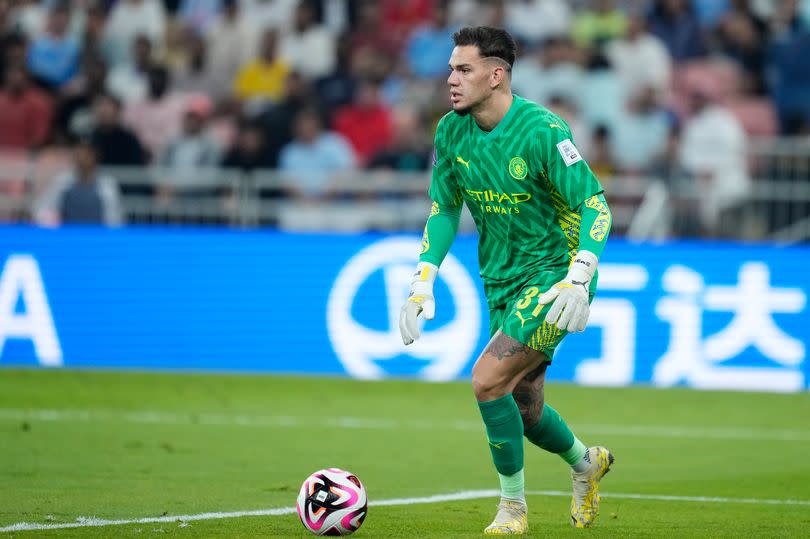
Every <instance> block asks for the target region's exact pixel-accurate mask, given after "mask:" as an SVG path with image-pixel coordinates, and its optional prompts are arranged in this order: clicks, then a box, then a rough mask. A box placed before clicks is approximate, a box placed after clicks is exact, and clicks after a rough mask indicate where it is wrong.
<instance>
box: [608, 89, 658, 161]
mask: <svg viewBox="0 0 810 539" xmlns="http://www.w3.org/2000/svg"><path fill="white" fill-rule="evenodd" d="M670 124H671V122H670V117H669V115H668V114H667V113H666V111H664V110H663V109H662V108H661V107H660V106H659V104H658V97H657V92H656V90H655V89H654V88H652V87H648V88H647V89H646V90H643V91H641V92H640V93H639V94H638V95H636V96H635V97H634V98H633V99H631V100H630V102H629V103H628V106H627V111H625V114H624V115H623V116H622V119H621V121H619V122H617V123H616V124H614V126H615V127H614V129H613V131H614V141H613V150H614V155H615V156H616V161H617V164H618V165H619V166H620V167H621V168H622V170H624V171H625V172H629V173H635V174H644V173H646V172H648V171H649V170H650V169H651V167H652V166H653V164H654V163H655V162H656V161H658V159H659V157H660V156H661V155H662V154H663V153H664V151H665V150H666V144H667V137H668V136H669V132H670Z"/></svg>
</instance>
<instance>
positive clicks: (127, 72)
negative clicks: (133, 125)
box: [107, 35, 152, 103]
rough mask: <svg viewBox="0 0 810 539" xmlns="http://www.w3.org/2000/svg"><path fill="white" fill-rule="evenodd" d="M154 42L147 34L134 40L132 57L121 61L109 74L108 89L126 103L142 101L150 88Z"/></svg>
mask: <svg viewBox="0 0 810 539" xmlns="http://www.w3.org/2000/svg"><path fill="white" fill-rule="evenodd" d="M151 67H152V42H151V41H149V38H148V37H146V36H145V35H140V36H136V37H135V39H134V40H133V41H132V53H131V55H130V59H129V60H128V61H126V62H122V63H119V64H118V65H116V66H115V67H113V69H112V70H111V71H110V74H109V75H108V76H107V90H108V91H109V92H110V93H112V94H113V95H115V96H116V97H117V98H118V99H120V100H121V101H124V102H125V103H128V102H133V101H140V100H142V99H143V98H144V97H146V94H147V92H148V90H149V69H151Z"/></svg>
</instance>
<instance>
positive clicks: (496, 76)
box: [489, 66, 506, 90]
mask: <svg viewBox="0 0 810 539" xmlns="http://www.w3.org/2000/svg"><path fill="white" fill-rule="evenodd" d="M505 78H506V70H505V69H504V68H503V66H495V69H493V70H492V75H490V77H489V85H490V87H491V88H492V89H493V90H494V89H495V88H497V87H498V86H500V85H501V83H502V82H503V80H504V79H505Z"/></svg>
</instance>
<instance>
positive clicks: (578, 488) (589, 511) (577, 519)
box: [571, 446, 613, 528]
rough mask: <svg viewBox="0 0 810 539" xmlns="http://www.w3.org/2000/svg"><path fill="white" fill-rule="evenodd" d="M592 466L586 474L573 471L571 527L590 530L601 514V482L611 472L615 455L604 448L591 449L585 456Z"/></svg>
mask: <svg viewBox="0 0 810 539" xmlns="http://www.w3.org/2000/svg"><path fill="white" fill-rule="evenodd" d="M585 458H586V460H588V461H589V462H590V466H588V469H587V470H585V471H584V472H580V473H577V472H575V471H573V470H572V471H571V479H572V480H573V483H574V495H573V496H572V497H571V525H572V526H573V527H575V528H590V527H591V524H593V521H594V519H595V518H596V515H598V514H599V481H600V480H601V479H602V478H603V477H604V476H605V474H606V473H608V472H609V471H610V465H611V464H613V455H611V454H610V451H608V450H607V449H606V448H604V447H599V446H597V447H589V448H588V452H587V453H586V454H585Z"/></svg>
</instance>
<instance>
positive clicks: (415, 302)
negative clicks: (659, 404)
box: [399, 262, 439, 344]
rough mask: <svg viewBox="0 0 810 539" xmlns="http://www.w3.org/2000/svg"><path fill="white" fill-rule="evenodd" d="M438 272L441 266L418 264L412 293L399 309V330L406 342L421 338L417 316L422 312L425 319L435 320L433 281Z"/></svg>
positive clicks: (412, 282)
mask: <svg viewBox="0 0 810 539" xmlns="http://www.w3.org/2000/svg"><path fill="white" fill-rule="evenodd" d="M438 273H439V267H438V266H436V265H435V264H431V263H429V262H420V263H419V264H417V265H416V273H414V274H413V279H412V280H411V293H410V294H409V295H408V299H407V300H406V301H405V305H403V306H402V309H401V310H400V311H399V332H400V333H401V334H402V342H404V343H405V344H411V343H412V342H413V341H415V340H416V339H418V338H419V324H418V322H417V318H418V316H419V314H420V313H421V314H422V315H423V316H424V317H425V320H433V315H434V314H436V301H435V300H434V299H433V282H434V281H435V280H436V275H437V274H438Z"/></svg>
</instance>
